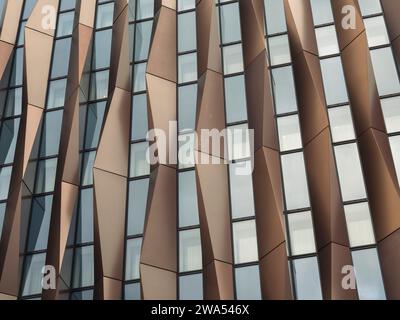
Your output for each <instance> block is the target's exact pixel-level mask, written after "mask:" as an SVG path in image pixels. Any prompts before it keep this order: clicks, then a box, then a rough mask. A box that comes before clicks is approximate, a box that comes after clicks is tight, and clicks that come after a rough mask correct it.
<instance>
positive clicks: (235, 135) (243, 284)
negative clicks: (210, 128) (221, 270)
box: [217, 0, 261, 300]
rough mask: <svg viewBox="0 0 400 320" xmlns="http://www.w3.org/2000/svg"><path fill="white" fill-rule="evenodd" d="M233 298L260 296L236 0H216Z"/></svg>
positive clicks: (240, 39) (238, 16) (244, 298)
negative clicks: (222, 82)
mask: <svg viewBox="0 0 400 320" xmlns="http://www.w3.org/2000/svg"><path fill="white" fill-rule="evenodd" d="M217 8H218V13H219V15H218V16H219V27H220V45H221V54H222V65H223V76H224V97H225V116H226V127H227V141H226V142H227V144H228V158H229V168H228V170H229V190H230V202H231V203H230V208H231V223H232V237H233V242H232V243H233V257H234V261H233V262H234V270H235V271H234V285H235V298H236V299H239V300H246V299H254V300H258V299H261V287H260V272H259V266H258V247H257V234H256V221H255V209H254V199H253V182H252V170H251V169H252V165H251V159H250V144H251V141H250V137H249V135H248V132H247V130H246V129H247V128H248V125H247V121H248V118H247V102H246V90H245V82H244V66H243V52H242V35H241V25H240V14H239V1H221V0H220V1H219V3H218V4H217Z"/></svg>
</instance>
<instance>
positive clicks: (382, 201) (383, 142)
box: [359, 129, 400, 241]
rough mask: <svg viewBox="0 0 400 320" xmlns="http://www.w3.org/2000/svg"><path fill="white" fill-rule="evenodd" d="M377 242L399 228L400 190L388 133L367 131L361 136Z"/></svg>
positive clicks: (361, 149) (366, 180)
mask: <svg viewBox="0 0 400 320" xmlns="http://www.w3.org/2000/svg"><path fill="white" fill-rule="evenodd" d="M359 147H360V154H361V158H362V163H363V168H364V172H365V183H366V187H367V190H368V196H369V202H370V207H371V214H372V218H373V222H374V229H375V235H376V238H377V241H381V240H383V239H384V238H386V237H387V236H388V235H390V234H391V233H393V232H395V231H396V230H397V229H399V228H400V215H399V212H400V190H399V184H398V181H397V176H396V171H395V168H394V164H393V159H392V154H391V151H390V145H389V141H388V138H387V135H386V133H385V132H381V131H378V130H375V129H370V130H368V131H366V132H365V133H364V134H363V135H362V136H361V137H360V138H359Z"/></svg>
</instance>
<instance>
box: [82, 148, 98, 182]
mask: <svg viewBox="0 0 400 320" xmlns="http://www.w3.org/2000/svg"><path fill="white" fill-rule="evenodd" d="M95 159H96V152H95V151H93V152H86V153H85V154H84V156H83V168H82V185H83V186H89V185H92V184H93V166H94V160H95Z"/></svg>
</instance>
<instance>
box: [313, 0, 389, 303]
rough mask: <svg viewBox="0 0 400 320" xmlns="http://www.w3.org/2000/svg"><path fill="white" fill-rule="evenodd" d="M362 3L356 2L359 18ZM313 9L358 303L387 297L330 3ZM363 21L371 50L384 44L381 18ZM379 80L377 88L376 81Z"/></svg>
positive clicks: (363, 4) (318, 3)
mask: <svg viewBox="0 0 400 320" xmlns="http://www.w3.org/2000/svg"><path fill="white" fill-rule="evenodd" d="M369 2H370V3H368V7H369V8H371V7H370V5H371V3H374V5H373V6H377V8H380V5H379V0H378V1H369ZM366 4H367V3H366V2H363V1H360V6H361V10H362V13H363V14H364V13H365V12H364V11H365V10H363V8H365V5H366ZM311 5H312V12H313V19H314V25H315V33H316V38H317V45H318V51H319V56H320V59H321V60H320V61H321V69H322V76H323V84H324V89H325V96H326V103H327V107H328V115H329V122H330V129H331V135H332V142H333V149H334V154H335V158H336V166H337V171H338V176H339V183H340V189H341V193H342V200H343V205H344V210H345V218H346V224H347V230H348V234H349V239H350V247H351V252H352V258H353V264H354V267H355V274H356V281H357V287H358V295H359V298H360V299H385V291H384V288H383V282H382V277H381V272H380V265H379V260H378V254H377V250H376V242H375V236H374V231H373V227H372V221H371V215H370V210H369V204H368V199H367V193H366V189H365V185H364V176H363V172H362V168H361V163H360V157H359V153H358V145H357V140H356V136H355V131H354V126H353V120H352V114H351V106H349V101H348V96H347V90H346V82H345V78H344V74H343V67H342V62H341V59H340V54H339V46H338V41H337V37H336V30H335V26H334V21H333V14H332V8H331V3H330V1H327V0H324V1H321V0H318V1H316V0H313V1H311ZM377 12H381V10H380V9H378V11H377ZM376 18H378V19H377V20H376ZM364 22H365V26H366V30H367V38H368V43H369V45H370V46H376V45H382V44H383V43H384V42H385V41H387V42H388V40H385V37H386V38H387V34H386V29H385V27H384V22H383V17H382V16H376V15H375V14H374V15H373V16H372V18H371V17H370V16H368V17H366V18H364ZM389 50H390V48H389ZM393 70H394V69H393ZM377 81H378V87H379V79H377ZM367 274H368V276H366V275H367Z"/></svg>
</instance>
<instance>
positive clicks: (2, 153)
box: [0, 119, 20, 165]
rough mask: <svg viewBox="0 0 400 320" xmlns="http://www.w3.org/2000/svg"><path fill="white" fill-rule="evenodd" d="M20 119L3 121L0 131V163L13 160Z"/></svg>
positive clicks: (7, 162)
mask: <svg viewBox="0 0 400 320" xmlns="http://www.w3.org/2000/svg"><path fill="white" fill-rule="evenodd" d="M19 124H20V119H11V120H6V121H4V122H3V126H2V128H1V133H0V165H4V164H9V163H12V162H14V155H15V148H16V145H17V138H18V131H19Z"/></svg>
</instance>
